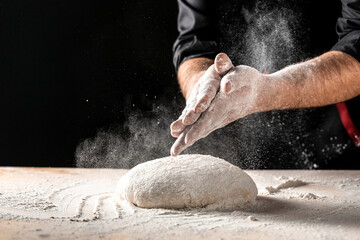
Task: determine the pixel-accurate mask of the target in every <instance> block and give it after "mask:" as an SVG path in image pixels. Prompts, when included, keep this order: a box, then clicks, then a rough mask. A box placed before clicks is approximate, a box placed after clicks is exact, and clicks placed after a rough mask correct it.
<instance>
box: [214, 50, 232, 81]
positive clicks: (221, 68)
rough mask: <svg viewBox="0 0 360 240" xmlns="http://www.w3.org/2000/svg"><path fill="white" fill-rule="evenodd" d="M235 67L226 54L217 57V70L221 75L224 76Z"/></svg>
mask: <svg viewBox="0 0 360 240" xmlns="http://www.w3.org/2000/svg"><path fill="white" fill-rule="evenodd" d="M233 67H234V65H233V64H232V62H231V60H230V58H229V56H228V55H226V53H219V54H218V55H216V57H215V70H216V71H217V72H218V73H219V74H220V75H221V76H224V75H225V74H226V73H227V72H228V71H229V70H230V69H232V68H233Z"/></svg>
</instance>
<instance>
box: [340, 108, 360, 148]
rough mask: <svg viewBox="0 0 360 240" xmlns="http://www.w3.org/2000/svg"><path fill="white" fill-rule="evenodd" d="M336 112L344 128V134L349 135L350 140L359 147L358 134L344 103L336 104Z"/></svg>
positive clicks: (359, 133) (359, 136)
mask: <svg viewBox="0 0 360 240" xmlns="http://www.w3.org/2000/svg"><path fill="white" fill-rule="evenodd" d="M336 107H337V110H338V111H339V114H340V119H341V122H342V124H343V125H344V127H345V130H346V132H347V133H348V134H349V136H350V138H351V140H353V142H354V143H355V145H356V146H357V147H360V132H359V130H357V128H356V127H355V125H354V123H353V121H352V120H351V117H350V114H349V110H348V108H347V106H346V103H344V102H342V103H338V104H336Z"/></svg>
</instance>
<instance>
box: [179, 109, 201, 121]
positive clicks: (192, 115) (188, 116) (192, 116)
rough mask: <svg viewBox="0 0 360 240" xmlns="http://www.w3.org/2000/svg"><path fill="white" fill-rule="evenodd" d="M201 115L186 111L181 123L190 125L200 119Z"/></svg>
mask: <svg viewBox="0 0 360 240" xmlns="http://www.w3.org/2000/svg"><path fill="white" fill-rule="evenodd" d="M200 115H201V113H196V112H195V111H194V110H193V109H192V110H190V111H188V112H187V114H186V115H185V117H184V119H183V121H182V123H183V124H184V125H191V124H193V123H195V122H196V120H198V118H199V117H200Z"/></svg>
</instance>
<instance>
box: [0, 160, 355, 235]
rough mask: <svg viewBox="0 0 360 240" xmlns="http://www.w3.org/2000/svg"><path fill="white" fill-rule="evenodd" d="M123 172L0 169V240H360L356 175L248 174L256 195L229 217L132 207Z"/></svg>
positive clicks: (222, 213) (216, 213) (305, 172)
mask: <svg viewBox="0 0 360 240" xmlns="http://www.w3.org/2000/svg"><path fill="white" fill-rule="evenodd" d="M126 171H127V170H123V169H79V168H73V169H71V168H18V167H15V168H13V167H3V168H0V239H120V238H121V239H250V240H251V239H257V240H259V239H360V171H340V170H339V171H319V170H316V171H310V170H252V171H246V172H247V173H248V174H249V175H250V176H251V177H252V178H253V179H254V181H255V183H256V184H257V187H258V190H259V195H258V197H257V200H256V202H255V203H254V204H253V205H251V206H246V207H243V208H239V209H234V210H231V211H204V210H203V209H188V210H166V209H141V208H136V207H134V206H131V205H130V204H127V203H125V202H124V201H120V200H119V199H118V197H117V194H116V191H115V190H116V186H117V182H118V181H119V179H120V178H121V176H122V175H123V174H124V173H126ZM294 180H301V181H303V182H304V183H306V184H305V185H302V186H298V187H287V186H286V185H284V184H283V183H286V182H288V183H289V182H291V181H294ZM281 184H283V185H281ZM277 186H280V187H278V191H275V192H272V193H270V192H269V191H268V190H266V188H267V187H273V188H276V187H277ZM281 186H282V188H281Z"/></svg>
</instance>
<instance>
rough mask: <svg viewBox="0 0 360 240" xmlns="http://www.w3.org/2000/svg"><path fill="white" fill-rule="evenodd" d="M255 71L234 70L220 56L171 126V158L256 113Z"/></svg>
mask: <svg viewBox="0 0 360 240" xmlns="http://www.w3.org/2000/svg"><path fill="white" fill-rule="evenodd" d="M262 76H263V74H261V73H259V72H258V71H257V70H256V69H254V68H251V67H248V66H245V65H239V66H237V67H234V66H233V64H232V63H231V60H230V59H229V57H228V56H227V55H226V54H224V53H220V54H218V55H217V56H216V58H215V63H214V64H213V65H212V66H210V67H209V68H208V69H207V71H206V72H205V73H204V75H203V76H202V77H201V78H200V79H199V81H198V82H197V84H196V85H195V87H194V88H193V89H192V91H191V95H190V97H189V99H188V101H187V103H186V107H185V109H184V110H183V112H182V114H181V116H180V117H179V118H178V119H177V120H176V121H174V122H173V123H172V124H171V127H170V129H171V135H172V136H173V137H176V138H177V140H176V141H175V143H174V144H173V146H172V147H171V155H172V156H176V155H178V154H180V153H181V152H182V151H183V150H185V149H186V148H187V147H189V146H191V145H192V144H194V143H195V142H196V141H197V140H199V139H201V138H204V137H206V136H207V135H209V134H210V133H211V132H213V131H214V130H216V129H218V128H221V127H224V126H226V125H227V124H229V123H231V122H233V121H236V120H238V119H240V118H242V117H245V116H247V115H249V114H251V113H253V112H256V111H258V107H259V102H258V100H259V99H260V97H259V89H258V88H259V84H258V83H259V81H260V80H261V79H262Z"/></svg>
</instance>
